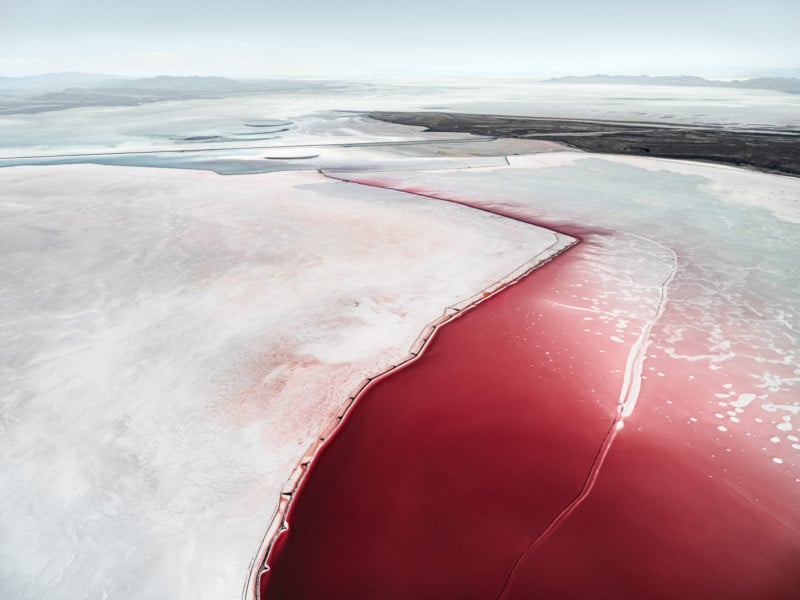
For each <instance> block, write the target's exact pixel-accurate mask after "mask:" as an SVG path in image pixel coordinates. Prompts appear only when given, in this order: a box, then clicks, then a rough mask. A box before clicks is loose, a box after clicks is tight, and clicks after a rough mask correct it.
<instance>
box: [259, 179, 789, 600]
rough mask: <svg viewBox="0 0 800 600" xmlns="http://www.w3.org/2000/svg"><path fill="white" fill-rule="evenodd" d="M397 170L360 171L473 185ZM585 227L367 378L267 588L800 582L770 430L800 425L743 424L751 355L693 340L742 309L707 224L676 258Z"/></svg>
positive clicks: (295, 518) (313, 471)
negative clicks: (717, 262)
mask: <svg viewBox="0 0 800 600" xmlns="http://www.w3.org/2000/svg"><path fill="white" fill-rule="evenodd" d="M498 172H502V173H505V172H503V171H498ZM458 176H459V181H462V180H463V179H464V175H463V174H461V173H459V175H458ZM382 177H383V179H382V180H376V179H368V178H362V179H358V178H357V177H352V179H354V180H357V181H360V182H361V183H364V184H368V185H381V186H385V187H396V188H399V189H404V190H406V191H410V192H415V193H424V194H427V195H436V196H439V197H444V198H450V199H452V200H458V199H459V198H464V197H466V198H469V194H468V193H464V194H463V195H462V196H460V195H458V194H454V192H452V191H445V192H443V191H441V188H439V190H438V191H437V190H436V189H435V188H434V189H432V188H431V187H430V186H429V187H426V188H419V187H416V188H413V189H412V188H410V187H409V186H407V185H405V186H404V185H402V183H403V182H398V181H396V180H392V178H398V177H401V176H397V175H385V176H382ZM406 177H407V176H406ZM432 177H433V178H435V177H441V175H439V174H437V175H433V176H432ZM449 182H450V181H449V180H448V181H447V183H449ZM438 183H439V184H440V185H441V183H442V182H441V181H440V182H438ZM462 185H464V184H463V183H462ZM475 195H476V192H475V191H473V199H474V196H475ZM475 203H476V204H477V205H479V206H480V205H481V203H480V202H475ZM484 205H485V204H484ZM492 209H493V211H495V212H502V213H504V214H507V215H510V216H515V217H517V218H521V219H524V220H528V221H534V220H537V221H539V222H541V221H542V219H541V218H539V219H534V218H532V217H531V215H530V213H528V214H526V213H525V211H524V210H522V209H520V207H519V206H516V207H515V205H514V204H513V203H510V202H506V204H505V205H504V208H503V209H502V210H499V209H498V206H496V205H495V206H493V207H492ZM553 212H556V213H557V211H556V210H554V211H553ZM762 217H763V215H762ZM637 218H640V217H639V216H638V215H637ZM622 220H624V219H622ZM572 222H575V221H572ZM754 223H757V221H754ZM545 224H546V225H551V226H556V227H557V228H559V227H560V228H561V230H562V231H563V230H564V227H563V221H561V222H559V221H558V220H557V219H553V220H552V221H551V222H549V223H548V222H547V221H545ZM659 227H660V228H661V229H662V230H667V231H668V227H669V220H667V219H665V220H662V221H661V222H657V223H653V224H652V225H651V229H653V228H659ZM751 227H752V225H751ZM640 229H641V228H640ZM566 233H570V234H574V235H578V236H580V237H581V238H582V242H581V243H580V244H579V245H578V246H576V247H574V248H573V249H571V250H569V251H567V252H566V253H565V254H563V255H561V256H559V257H557V258H556V259H555V260H554V261H553V262H551V263H548V264H547V265H545V266H543V267H541V268H540V269H538V270H536V271H534V272H533V273H532V274H531V275H529V276H528V277H526V278H525V279H523V280H522V281H521V282H519V283H518V284H516V285H514V286H511V287H509V288H507V289H505V290H504V291H503V292H501V293H500V294H498V295H496V296H494V297H492V298H490V299H488V300H487V301H485V302H484V303H482V304H480V305H479V306H477V307H476V308H474V309H472V310H470V311H468V312H467V313H466V314H464V315H463V316H462V317H460V318H458V319H456V320H455V321H453V322H451V323H449V324H447V325H446V326H445V327H443V328H441V329H440V330H439V332H438V333H437V334H436V336H435V337H434V338H433V340H432V341H431V343H430V344H429V345H428V347H427V348H426V350H425V352H424V353H423V355H422V357H421V358H420V359H419V360H417V361H416V362H414V363H411V364H410V365H408V366H406V367H403V368H402V369H399V370H397V371H395V372H394V373H392V374H391V375H389V376H388V377H386V378H383V379H381V380H378V381H377V382H376V383H375V384H374V385H373V386H372V387H370V388H368V389H367V390H366V391H365V392H364V393H363V394H362V395H361V397H360V398H359V399H358V400H357V403H356V405H355V406H354V408H353V409H352V410H351V411H350V413H349V414H348V416H347V418H346V419H345V421H344V422H343V424H342V426H341V427H340V429H339V430H338V431H337V433H336V434H335V435H334V437H333V438H331V440H330V442H329V443H328V444H327V445H326V446H325V447H324V448H323V449H322V451H321V452H320V453H319V455H318V456H317V457H316V458H315V460H314V461H313V462H312V465H311V467H310V470H309V472H308V475H307V477H306V478H305V480H304V481H303V483H302V484H301V486H300V488H299V490H298V492H297V493H296V494H295V497H294V500H293V502H292V504H291V506H290V510H289V513H288V517H287V521H288V524H289V528H288V530H287V531H285V532H283V533H282V534H280V535H279V537H278V538H277V540H276V543H275V546H274V548H273V551H272V553H271V555H270V556H269V560H268V564H269V566H270V570H269V571H266V572H265V573H264V574H263V575H262V579H261V597H262V598H264V599H273V598H276V599H277V598H281V599H286V598H322V597H324V598H348V599H349V598H385V599H398V600H399V599H407V598H415V599H418V598H422V599H425V598H431V599H433V598H460V599H461V598H463V599H471V598H474V599H476V600H477V599H484V598H498V597H502V598H520V599H523V598H535V597H541V598H587V597H597V598H616V597H642V598H644V597H646V598H711V597H714V598H742V599H745V598H787V599H789V598H797V597H800V570H798V569H797V568H796V567H797V565H798V564H800V531H799V528H798V517H797V514H798V512H797V509H798V494H797V483H796V481H792V480H791V479H787V477H786V473H787V472H786V469H785V468H784V467H785V466H786V465H785V464H784V463H785V459H782V458H777V457H776V458H774V459H773V461H770V460H769V455H767V456H766V457H765V456H764V454H765V452H764V450H766V449H767V448H764V449H763V450H762V449H761V448H760V447H759V444H760V443H761V438H760V437H759V436H763V435H764V434H765V433H764V432H766V431H771V430H773V428H775V427H777V428H778V429H779V430H781V426H782V423H783V422H788V421H786V418H785V417H784V420H783V421H781V420H780V419H779V418H778V415H776V416H775V418H774V419H772V420H771V421H769V422H767V423H765V422H764V421H765V420H764V419H762V418H761V417H760V416H756V417H755V420H754V421H751V422H750V423H741V421H742V419H743V418H744V416H745V412H746V409H748V406H749V404H751V403H753V400H754V399H755V397H756V396H755V394H737V393H735V389H737V388H738V389H739V390H742V389H743V388H744V389H746V387H745V386H747V385H751V386H752V384H748V381H749V379H748V378H749V377H750V374H749V372H748V369H750V368H751V363H752V362H753V357H752V356H751V355H746V354H744V352H743V353H742V356H741V357H740V358H739V357H737V356H736V355H734V356H733V358H732V359H731V360H730V362H729V364H728V365H726V367H727V368H725V369H721V368H714V367H715V365H716V364H717V362H715V361H714V360H713V358H712V359H708V360H707V361H704V363H703V364H701V365H699V366H698V365H697V361H696V360H685V359H681V355H678V354H677V353H676V351H675V350H674V348H673V346H675V345H676V344H677V343H678V342H679V341H683V342H685V344H688V345H690V346H692V347H694V348H700V347H706V346H707V345H708V340H707V339H705V338H703V337H702V336H700V335H699V334H698V333H697V332H693V331H689V332H687V333H684V334H682V336H681V337H680V339H679V338H678V337H677V336H676V334H675V333H674V332H675V329H674V328H675V327H677V326H678V325H680V324H683V325H685V326H688V327H689V328H690V329H691V328H692V327H695V328H697V329H699V330H700V331H701V332H702V330H703V327H704V326H707V325H708V323H709V322H712V321H713V319H714V318H718V316H719V314H720V313H723V314H724V313H725V311H726V310H734V309H735V312H736V314H737V315H738V314H739V313H740V312H741V311H740V310H739V308H738V307H733V308H730V307H725V306H724V305H721V304H719V305H718V304H715V305H713V308H715V309H716V310H715V312H713V313H711V312H709V309H710V308H712V306H709V305H708V304H707V303H705V300H704V297H705V296H708V295H709V293H710V292H709V291H708V290H705V289H704V288H703V286H704V285H705V286H710V285H711V284H710V283H709V281H708V280H705V279H704V278H703V274H704V273H707V272H708V271H707V270H704V267H703V264H702V261H699V260H696V259H695V257H694V256H692V248H691V247H689V246H687V240H691V241H692V243H694V244H695V245H696V244H697V241H696V240H697V238H693V237H691V236H686V237H685V239H676V240H675V241H676V243H675V244H674V246H675V247H676V248H677V253H678V254H677V255H676V254H675V253H674V252H673V251H672V250H671V249H670V248H669V247H667V246H665V245H664V244H662V243H659V242H657V241H653V240H652V239H650V238H647V237H643V236H641V235H638V234H631V233H626V232H624V231H621V230H616V231H615V230H614V228H613V227H607V228H606V229H605V230H595V231H592V230H588V229H581V228H580V227H575V226H573V227H572V229H571V230H567V231H566ZM720 247H721V250H718V251H717V252H718V254H722V252H723V251H724V250H725V247H724V246H720ZM701 256H702V255H701ZM687 257H688V258H687ZM712 258H717V257H716V256H714V255H712ZM726 264H727V263H726ZM679 265H680V268H678V266H679ZM670 271H672V273H670ZM676 272H677V273H678V277H677V278H676V279H675V281H674V282H672V280H671V277H672V276H674V275H675V273H676ZM668 282H669V283H670V285H667V283H668ZM719 285H721V286H724V285H729V284H728V283H726V280H724V279H721V280H720V284H719ZM667 288H669V291H670V293H671V294H672V296H671V297H670V299H669V302H668V303H667V304H666V306H667V310H666V312H664V314H663V315H662V314H661V309H662V308H663V307H661V305H662V304H664V302H663V301H664V299H665V297H666V296H665V294H666V291H667ZM715 289H719V288H715ZM764 289H767V288H764ZM769 290H770V292H769V293H774V290H773V289H772V288H769ZM712 292H715V294H716V295H713V298H714V301H715V302H719V298H718V296H720V295H721V294H719V293H718V292H716V291H715V290H712ZM747 292H748V294H750V295H751V296H752V298H755V299H756V300H757V299H758V294H759V293H763V289H758V290H754V291H750V290H747ZM725 297H728V298H730V295H727V294H726V296H725ZM754 302H755V300H752V299H751V300H749V305H753V304H754ZM759 306H761V305H759ZM660 307H661V308H660ZM761 310H766V309H765V308H764V307H763V306H761ZM737 323H738V324H740V327H745V325H747V322H746V321H741V319H740V320H739V321H737V322H735V323H731V322H729V321H726V322H725V334H726V335H728V337H730V338H732V339H734V340H735V339H737V337H736V336H737V335H739V337H741V332H740V331H738V330H737V329H736V327H735V326H734V325H735V324H737ZM741 323H743V324H741ZM712 341H713V340H712ZM651 343H652V344H653V346H652V347H651V346H650V344H651ZM669 344H672V345H671V346H670V345H669ZM751 352H752V350H751ZM637 355H638V356H639V358H640V360H639V362H638V363H637V361H636V360H634V359H635V358H636V357H637ZM756 362H757V361H756ZM707 363H708V364H707ZM637 364H638V367H637V366H636V365H637ZM709 364H710V368H709ZM737 366H738V367H739V368H737ZM700 367H702V368H700ZM637 368H638V371H637ZM631 380H635V382H636V384H635V385H636V386H640V387H641V389H640V390H639V387H637V391H636V394H635V397H634V404H633V405H631V406H628V407H627V408H628V413H627V414H626V415H625V418H624V419H620V412H621V411H620V406H621V403H622V402H623V401H624V400H625V398H627V397H629V396H630V393H628V394H626V393H625V391H624V390H625V389H626V387H628V386H629V385H630V381H631ZM626 382H627V383H626ZM725 382H733V383H725ZM771 392H772V395H773V397H778V398H780V397H781V391H780V390H771ZM767 396H768V395H767V394H761V395H760V396H759V398H760V399H761V400H760V401H761V402H763V401H764V400H765V399H767ZM737 397H738V400H737ZM783 397H784V398H785V395H784V396H783ZM774 406H777V407H778V409H779V408H780V407H782V406H784V405H783V404H780V405H775V404H769V403H767V404H762V412H761V413H757V414H767V415H768V414H771V413H770V411H772V412H773V413H774V412H776V411H777V410H778V409H775V410H772V409H771V408H770V407H774ZM787 406H788V404H787ZM734 407H735V409H736V410H732V409H734ZM714 410H717V411H720V410H721V411H725V412H726V413H729V414H730V415H734V416H731V417H729V418H728V417H726V418H725V420H723V421H722V422H723V423H726V424H727V425H726V426H725V425H717V424H718V423H720V419H721V418H722V417H723V416H724V415H722V414H721V413H717V414H714V412H713V411H714ZM763 411H766V413H764V412H763ZM778 414H780V413H778ZM739 417H742V419H740V418H739ZM620 420H623V421H624V423H623V424H622V426H617V427H615V426H614V424H615V422H617V423H618V422H619V421H620ZM740 423H741V427H740V428H739V430H738V431H737V432H728V428H729V427H730V428H734V427H736V425H737V424H740ZM766 435H769V434H766ZM604 444H605V446H604ZM603 448H605V450H602V449H603ZM781 452H782V454H781V456H784V457H787V458H788V456H789V455H787V454H785V452H786V450H785V449H784V450H781ZM776 463H777V464H776ZM773 467H774V468H773ZM790 472H791V471H790ZM554 523H555V524H554ZM543 534H544V535H543Z"/></svg>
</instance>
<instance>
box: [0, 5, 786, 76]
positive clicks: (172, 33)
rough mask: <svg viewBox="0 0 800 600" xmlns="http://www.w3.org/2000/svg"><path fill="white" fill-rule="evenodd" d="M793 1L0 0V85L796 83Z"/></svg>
mask: <svg viewBox="0 0 800 600" xmlns="http://www.w3.org/2000/svg"><path fill="white" fill-rule="evenodd" d="M797 23H800V3H798V2H796V1H794V0H764V1H763V2H761V3H759V4H756V3H753V2H747V1H743V0H731V1H724V0H709V1H708V2H704V3H702V4H700V5H698V4H696V3H694V2H690V1H689V0H675V1H673V2H671V3H669V5H666V4H665V3H663V2H655V1H653V0H649V1H644V2H640V3H638V4H636V5H631V4H629V3H625V2H621V1H617V0H611V1H609V2H604V3H602V4H601V3H597V2H591V1H590V0H565V1H563V2H560V3H558V4H556V5H553V4H552V3H550V2H543V1H540V0H534V1H526V2H524V1H522V0H509V2H506V3H504V4H503V5H502V6H495V5H490V4H488V3H486V2H478V1H477V0H464V1H462V2H461V3H459V5H458V7H457V8H456V7H452V6H450V5H448V4H446V3H442V2H439V3H431V2H424V1H423V0H408V1H406V2H404V3H403V4H402V7H401V5H400V4H398V3H396V2H395V3H388V2H382V3H378V4H371V5H369V6H363V5H362V3H360V2H356V1H354V0H342V2H339V3H337V4H335V5H332V4H330V3H325V2H322V1H321V0H301V1H298V2H294V3H292V4H291V5H282V4H281V5H276V4H274V3H269V4H264V3H256V2H253V1H252V0H229V1H228V2H225V3H217V2H189V1H188V0H176V1H175V2H171V3H169V4H166V3H163V2H156V1H155V0H141V1H140V2H137V3H135V4H132V3H127V2H120V1H119V0H113V1H102V2H101V1H100V0H86V1H84V2H82V3H80V4H70V5H69V6H68V7H67V6H65V5H64V3H63V2H59V1H58V0H30V1H29V2H25V3H17V2H15V3H11V2H9V0H0V75H4V76H24V75H34V74H40V73H48V72H65V71H80V72H89V73H109V74H115V75H129V76H151V75H157V74H162V73H169V74H174V75H223V76H229V77H259V76H274V75H293V76H297V75H316V76H348V75H350V76H358V75H361V76H396V75H418V76H426V75H430V76H433V75H454V76H459V75H484V76H486V75H488V76H500V77H502V76H528V77H549V76H557V75H588V74H593V73H609V74H620V75H629V74H631V75H632V74H643V73H646V74H649V75H662V74H670V75H675V74H689V75H701V76H710V77H713V76H717V77H742V76H763V75H778V76H779V75H788V76H792V75H794V76H796V75H798V73H799V69H798V68H799V67H800V64H798V63H800V36H799V35H797V33H798V32H797Z"/></svg>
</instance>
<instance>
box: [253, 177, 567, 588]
mask: <svg viewBox="0 0 800 600" xmlns="http://www.w3.org/2000/svg"><path fill="white" fill-rule="evenodd" d="M323 175H325V176H326V177H330V178H332V179H337V178H336V177H335V176H332V175H329V174H325V173H323ZM341 181H343V182H347V183H354V184H356V185H367V184H364V183H359V182H349V181H347V180H344V179H342V180H341ZM404 193H411V192H404ZM418 195H419V194H418ZM486 212H490V213H492V214H498V215H499V216H503V217H504V218H513V217H508V216H506V215H500V214H499V213H494V212H492V211H486ZM529 224H530V225H534V224H533V223H529ZM548 229H549V230H550V231H551V232H552V234H553V237H554V238H555V239H554V241H553V243H552V244H551V245H550V246H548V247H547V248H546V249H545V250H543V251H542V252H540V253H538V254H536V255H535V256H533V257H532V258H530V259H529V260H527V261H526V262H524V263H523V264H522V265H520V266H519V267H517V268H516V269H514V270H512V271H510V272H509V273H507V274H506V275H505V276H503V277H501V278H500V279H498V280H497V281H495V282H494V283H492V284H490V285H489V286H487V287H485V288H483V289H482V290H479V291H478V292H476V293H475V294H473V295H472V296H470V297H469V298H466V299H464V300H462V301H460V302H457V303H455V304H452V305H450V306H447V307H445V308H444V310H443V312H442V315H441V316H439V317H438V318H436V319H434V320H433V321H431V322H429V323H428V324H427V325H425V326H424V327H423V328H422V331H421V332H420V334H419V335H418V336H417V338H416V339H415V341H414V342H413V343H412V345H411V347H410V348H409V353H408V355H407V356H406V357H405V358H404V359H402V360H401V361H399V362H398V363H397V364H394V365H392V366H391V367H389V368H387V369H386V370H384V371H382V372H380V373H377V374H376V375H373V376H370V377H367V378H365V379H364V380H362V381H361V383H359V384H358V386H356V388H355V390H354V391H353V392H352V393H351V394H350V395H349V396H348V399H347V400H346V401H345V403H344V404H343V405H342V407H341V408H340V409H339V412H338V413H337V414H336V416H335V417H334V418H333V420H332V421H331V423H330V424H329V425H328V426H327V427H326V428H325V430H324V431H323V432H322V433H321V434H320V435H319V437H318V438H317V440H316V441H315V442H313V443H312V445H311V447H309V449H308V450H307V451H306V453H305V454H304V455H303V458H302V459H301V460H300V462H299V464H298V465H297V467H296V468H295V470H294V471H293V472H292V474H291V475H290V476H289V477H288V479H287V480H286V483H285V484H284V486H283V488H282V490H281V493H280V497H279V500H278V504H277V507H276V509H275V511H274V512H273V515H272V517H271V519H270V523H269V526H268V527H267V531H266V533H265V534H264V537H263V539H262V541H261V544H260V546H259V548H258V551H257V552H256V554H255V556H254V557H253V560H252V561H251V562H250V565H249V567H248V576H247V580H246V582H245V585H244V589H243V590H242V598H243V600H258V599H259V598H260V597H261V596H260V587H261V579H262V578H263V576H264V574H265V573H267V572H268V571H269V566H268V562H269V558H270V555H271V552H272V550H273V548H274V547H275V542H276V540H277V538H278V536H279V534H280V533H282V532H283V531H286V530H288V528H289V527H288V523H287V522H286V516H287V514H288V511H289V508H290V506H291V503H292V500H293V498H294V494H295V492H297V491H298V488H299V487H300V486H301V484H302V483H303V481H304V479H305V475H306V473H307V471H308V469H309V466H310V465H311V462H312V461H313V460H314V459H315V458H316V457H317V456H318V455H319V453H321V452H322V451H323V450H324V448H325V447H326V442H327V441H328V440H330V439H331V438H332V437H333V436H334V435H335V434H336V433H337V432H338V431H339V430H340V428H341V426H342V425H343V424H344V422H345V418H346V417H347V415H348V414H349V413H350V412H351V410H350V409H351V408H352V407H354V406H355V404H356V401H357V400H358V399H359V398H360V397H361V396H362V395H363V394H364V393H365V392H366V391H367V390H369V389H370V388H371V387H372V386H373V385H374V384H376V383H377V382H379V381H382V380H383V379H385V378H386V377H388V376H390V375H392V374H394V373H396V372H397V371H399V370H401V369H402V368H404V367H406V366H408V365H410V364H412V363H413V362H415V361H416V360H417V359H418V358H420V357H421V356H422V354H423V351H424V350H425V347H426V346H427V345H428V343H429V342H430V341H431V340H432V339H433V337H434V335H435V334H436V333H437V331H438V330H439V328H440V327H441V326H443V325H445V324H447V323H449V322H451V321H453V320H455V319H457V318H458V317H460V316H462V315H464V314H466V313H468V312H469V311H470V309H472V308H475V307H477V306H478V305H479V304H481V303H483V302H484V301H486V300H488V299H489V298H492V297H493V296H495V295H497V294H498V293H500V292H501V291H503V290H505V289H506V288H508V287H510V286H512V285H514V284H515V283H518V282H519V281H520V280H522V279H523V278H525V277H527V276H528V275H530V274H531V273H533V272H534V271H535V270H537V269H538V268H540V267H541V266H543V265H545V264H547V263H549V262H550V261H552V260H553V259H555V258H556V257H558V256H560V255H561V254H563V253H564V252H566V251H567V250H569V249H570V248H573V247H574V246H576V245H577V244H578V243H579V242H580V239H579V238H578V237H575V236H573V235H568V234H565V233H562V232H560V231H556V230H553V229H550V228H548Z"/></svg>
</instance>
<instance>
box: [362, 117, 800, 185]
mask: <svg viewBox="0 0 800 600" xmlns="http://www.w3.org/2000/svg"><path fill="white" fill-rule="evenodd" d="M367 116H369V117H371V118H373V119H376V120H379V121H386V122H389V123H398V124H401V125H412V126H416V127H425V128H427V131H435V132H450V133H472V134H476V135H486V136H494V137H498V138H503V137H505V138H520V139H526V140H537V139H540V140H547V141H551V142H553V141H555V142H560V143H562V144H565V145H567V146H570V147H572V148H577V149H579V150H585V151H587V152H597V153H600V154H627V155H633V156H655V157H659V158H671V159H679V160H694V161H709V162H714V163H722V164H727V165H733V166H738V167H749V168H752V169H756V170H759V171H765V172H768V173H778V174H782V175H791V176H793V177H800V131H797V130H786V129H780V130H777V129H776V130H774V131H770V130H767V129H763V130H758V131H756V130H753V129H746V130H745V129H725V128H721V127H717V128H713V127H706V126H697V125H688V124H687V125H676V124H673V123H669V124H655V123H636V122H630V123H622V122H620V121H599V120H578V119H547V118H540V117H509V116H493V115H474V114H458V113H441V112H371V113H367Z"/></svg>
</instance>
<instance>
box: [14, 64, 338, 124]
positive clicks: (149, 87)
mask: <svg viewBox="0 0 800 600" xmlns="http://www.w3.org/2000/svg"><path fill="white" fill-rule="evenodd" d="M344 87H345V84H344V83H342V82H336V81H324V80H303V79H254V80H248V81H240V80H237V79H229V78H227V77H175V76H171V75H159V76H157V77H143V78H139V79H134V78H121V77H112V76H108V75H88V74H84V73H55V74H49V75H37V76H34V77H0V114H20V113H39V112H47V111H52V110H65V109H68V108H76V107H81V106H135V105H138V104H146V103H150V102H162V101H165V100H193V99H203V98H225V97H229V96H242V95H253V94H270V93H276V92H303V91H305V90H308V91H319V90H321V89H324V90H326V91H330V92H335V91H336V90H337V89H342V88H344Z"/></svg>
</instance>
